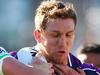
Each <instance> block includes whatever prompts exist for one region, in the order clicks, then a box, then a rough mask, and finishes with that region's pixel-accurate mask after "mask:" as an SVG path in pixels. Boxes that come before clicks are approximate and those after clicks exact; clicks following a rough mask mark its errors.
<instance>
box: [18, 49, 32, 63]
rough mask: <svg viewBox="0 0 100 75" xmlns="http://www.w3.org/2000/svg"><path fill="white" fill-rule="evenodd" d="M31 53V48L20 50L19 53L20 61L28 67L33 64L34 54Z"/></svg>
mask: <svg viewBox="0 0 100 75" xmlns="http://www.w3.org/2000/svg"><path fill="white" fill-rule="evenodd" d="M30 51H31V49H30V47H25V48H22V49H20V50H19V51H18V52H17V57H18V60H19V61H20V62H22V63H24V64H26V65H29V64H31V63H32V61H33V59H32V54H31V53H30Z"/></svg>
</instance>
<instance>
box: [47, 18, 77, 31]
mask: <svg viewBox="0 0 100 75" xmlns="http://www.w3.org/2000/svg"><path fill="white" fill-rule="evenodd" d="M46 29H47V30H61V31H69V30H74V29H75V23H74V20H73V19H71V18H67V19H49V21H48V22H47V23H46Z"/></svg>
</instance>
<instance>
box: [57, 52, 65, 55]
mask: <svg viewBox="0 0 100 75" xmlns="http://www.w3.org/2000/svg"><path fill="white" fill-rule="evenodd" d="M65 53H66V52H65V51H58V55H64V54H65Z"/></svg>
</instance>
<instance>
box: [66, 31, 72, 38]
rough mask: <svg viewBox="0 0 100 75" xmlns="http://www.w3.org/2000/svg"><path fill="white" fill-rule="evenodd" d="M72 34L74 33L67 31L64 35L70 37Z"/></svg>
mask: <svg viewBox="0 0 100 75" xmlns="http://www.w3.org/2000/svg"><path fill="white" fill-rule="evenodd" d="M73 34H74V32H68V33H67V34H66V37H72V36H73Z"/></svg>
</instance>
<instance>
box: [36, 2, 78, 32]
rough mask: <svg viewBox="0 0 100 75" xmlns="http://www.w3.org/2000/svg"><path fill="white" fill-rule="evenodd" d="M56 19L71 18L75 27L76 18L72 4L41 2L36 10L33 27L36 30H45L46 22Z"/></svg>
mask: <svg viewBox="0 0 100 75" xmlns="http://www.w3.org/2000/svg"><path fill="white" fill-rule="evenodd" d="M56 18H61V19H65V18H72V19H73V20H74V22H75V25H76V22H77V16H76V11H75V9H74V7H73V4H71V3H63V2H62V1H56V0H48V1H43V2H41V4H40V5H39V7H38V8H37V10H36V16H35V27H36V29H42V30H45V29H46V23H47V21H48V20H49V19H56Z"/></svg>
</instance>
